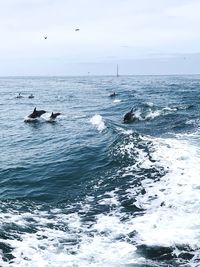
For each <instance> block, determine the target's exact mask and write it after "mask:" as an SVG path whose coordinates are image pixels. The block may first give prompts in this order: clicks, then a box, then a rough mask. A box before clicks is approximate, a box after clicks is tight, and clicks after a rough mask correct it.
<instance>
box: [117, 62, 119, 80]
mask: <svg viewBox="0 0 200 267" xmlns="http://www.w3.org/2000/svg"><path fill="white" fill-rule="evenodd" d="M117 77H119V68H118V64H117Z"/></svg>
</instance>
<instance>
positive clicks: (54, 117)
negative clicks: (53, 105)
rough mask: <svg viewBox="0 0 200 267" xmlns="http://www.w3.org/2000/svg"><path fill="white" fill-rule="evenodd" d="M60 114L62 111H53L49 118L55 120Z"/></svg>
mask: <svg viewBox="0 0 200 267" xmlns="http://www.w3.org/2000/svg"><path fill="white" fill-rule="evenodd" d="M59 115H61V113H60V112H57V113H53V112H52V113H51V116H50V117H49V119H51V120H55V119H56V118H57V117H58V116H59Z"/></svg>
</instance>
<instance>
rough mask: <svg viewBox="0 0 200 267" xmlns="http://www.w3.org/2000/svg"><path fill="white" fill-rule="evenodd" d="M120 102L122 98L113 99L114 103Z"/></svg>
mask: <svg viewBox="0 0 200 267" xmlns="http://www.w3.org/2000/svg"><path fill="white" fill-rule="evenodd" d="M120 102H121V100H120V99H115V100H114V101H113V103H120Z"/></svg>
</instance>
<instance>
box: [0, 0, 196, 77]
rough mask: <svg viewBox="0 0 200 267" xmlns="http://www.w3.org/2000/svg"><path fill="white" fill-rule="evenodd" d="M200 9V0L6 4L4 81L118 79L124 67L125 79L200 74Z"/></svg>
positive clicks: (0, 11)
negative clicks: (26, 78) (76, 77)
mask: <svg viewBox="0 0 200 267" xmlns="http://www.w3.org/2000/svg"><path fill="white" fill-rule="evenodd" d="M199 10H200V0H0V36H1V39H0V62H1V64H0V76H13V75H14V76H18V75H19V76H26V75H36V76H38V75H41V76H44V75H56V76H57V75H58V76H59V75H64V76H65V75H66V76H68V75H115V74H116V65H117V64H118V65H119V72H120V74H121V75H138V74H142V75H145V74H148V75H151V74H158V75H159V74H162V75H164V74H198V73H200V30H199V29H200V16H199ZM75 29H79V31H75ZM44 36H47V39H45V38H44Z"/></svg>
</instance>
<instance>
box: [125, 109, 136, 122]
mask: <svg viewBox="0 0 200 267" xmlns="http://www.w3.org/2000/svg"><path fill="white" fill-rule="evenodd" d="M134 118H135V114H134V113H133V108H132V109H131V111H129V112H127V113H126V114H125V115H124V123H129V122H132V121H133V120H134Z"/></svg>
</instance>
